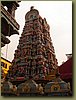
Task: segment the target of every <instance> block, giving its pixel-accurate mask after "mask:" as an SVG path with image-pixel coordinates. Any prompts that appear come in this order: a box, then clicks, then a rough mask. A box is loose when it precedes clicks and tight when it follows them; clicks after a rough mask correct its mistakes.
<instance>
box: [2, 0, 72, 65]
mask: <svg viewBox="0 0 76 100" xmlns="http://www.w3.org/2000/svg"><path fill="white" fill-rule="evenodd" d="M19 4H20V6H19V7H18V8H17V10H16V16H15V19H16V21H17V22H18V23H19V25H20V30H19V34H20V35H12V36H10V37H9V39H10V40H11V43H9V44H8V49H7V45H6V46H5V47H3V48H2V49H1V50H2V51H1V52H2V53H3V55H2V56H3V57H4V58H7V59H8V60H9V61H12V60H13V58H14V51H15V50H16V48H17V45H18V43H19V37H20V36H21V33H22V30H23V27H24V25H25V14H26V13H27V12H28V11H29V10H30V7H31V6H34V8H35V9H37V10H38V11H39V14H40V16H41V17H42V18H44V17H45V18H46V20H47V23H48V24H49V25H50V36H51V38H52V42H53V46H54V49H55V54H56V58H57V59H58V65H61V64H62V62H63V61H66V60H67V57H66V55H65V54H69V53H72V1H21V2H20V3H19ZM6 51H7V53H6ZM6 54H7V56H6Z"/></svg>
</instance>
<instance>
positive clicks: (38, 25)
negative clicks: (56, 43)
mask: <svg viewBox="0 0 76 100" xmlns="http://www.w3.org/2000/svg"><path fill="white" fill-rule="evenodd" d="M57 73H58V62H57V59H56V55H55V50H54V47H53V44H52V40H51V37H50V26H49V25H48V23H47V21H46V19H45V18H44V19H43V18H42V17H41V16H40V15H39V11H38V10H36V9H34V7H33V6H32V7H31V9H30V11H28V12H27V13H26V15H25V26H24V28H23V32H22V34H21V37H20V40H19V45H18V46H17V50H15V54H14V59H13V61H12V66H11V68H10V70H9V72H8V78H9V80H10V81H11V82H18V81H19V82H21V83H22V82H23V81H26V80H29V79H30V77H32V79H33V80H35V81H50V80H52V79H53V78H55V75H56V74H57Z"/></svg>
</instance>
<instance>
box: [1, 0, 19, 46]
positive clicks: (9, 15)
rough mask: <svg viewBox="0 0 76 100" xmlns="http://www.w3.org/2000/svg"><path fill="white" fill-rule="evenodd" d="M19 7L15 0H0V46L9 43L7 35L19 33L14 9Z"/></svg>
mask: <svg viewBox="0 0 76 100" xmlns="http://www.w3.org/2000/svg"><path fill="white" fill-rule="evenodd" d="M17 7H19V4H18V2H17V1H1V47H4V46H5V44H9V43H10V40H9V39H8V38H7V36H11V35H13V34H19V32H18V30H19V27H20V26H19V24H18V23H17V22H16V20H15V10H16V9H17Z"/></svg>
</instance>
